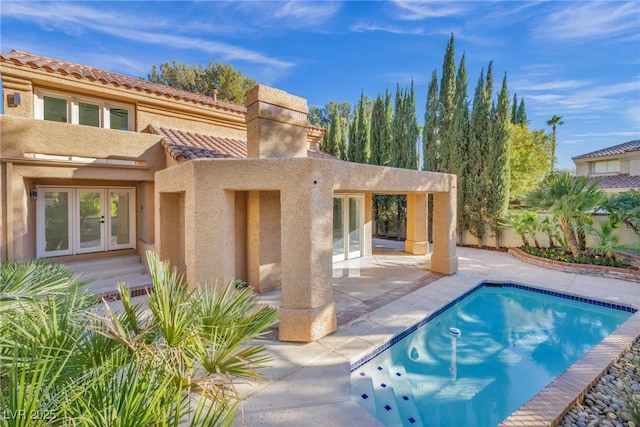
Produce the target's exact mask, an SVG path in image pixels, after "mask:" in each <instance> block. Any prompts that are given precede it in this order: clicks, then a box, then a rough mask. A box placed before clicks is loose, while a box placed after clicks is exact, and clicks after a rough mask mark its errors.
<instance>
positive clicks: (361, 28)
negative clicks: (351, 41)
mask: <svg viewBox="0 0 640 427" xmlns="http://www.w3.org/2000/svg"><path fill="white" fill-rule="evenodd" d="M351 31H353V32H354V33H366V32H383V33H392V34H407V35H420V34H424V33H425V32H424V30H423V29H422V28H407V27H402V26H398V25H378V24H367V23H364V22H360V23H356V24H354V25H352V26H351Z"/></svg>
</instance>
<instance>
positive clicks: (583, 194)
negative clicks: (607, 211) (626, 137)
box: [526, 172, 605, 257]
mask: <svg viewBox="0 0 640 427" xmlns="http://www.w3.org/2000/svg"><path fill="white" fill-rule="evenodd" d="M598 183H599V181H597V180H595V181H591V179H590V178H589V177H586V176H579V177H575V178H574V177H573V176H571V174H570V173H568V172H557V173H553V174H551V175H548V176H547V177H546V178H545V179H544V180H543V181H542V182H541V183H540V184H539V185H538V187H537V188H536V189H535V190H534V191H533V192H531V193H530V194H528V195H527V197H526V200H527V204H528V205H529V206H534V207H538V208H541V209H545V210H547V211H549V212H550V213H551V214H552V215H553V216H554V218H555V219H556V220H557V221H558V223H559V224H560V228H561V230H562V233H563V234H564V237H565V239H566V242H567V245H568V246H569V249H570V250H571V254H572V255H573V256H576V257H577V256H579V255H580V254H581V253H582V251H583V250H584V248H583V243H582V241H583V240H584V236H581V235H580V233H579V231H580V228H581V227H582V226H583V225H584V224H587V223H588V222H589V219H588V218H589V214H590V213H591V212H592V211H593V210H594V209H595V208H597V207H598V206H601V205H602V203H603V202H604V198H605V196H604V193H602V191H600V190H598V189H597V185H598ZM582 234H583V235H584V232H583V233H582Z"/></svg>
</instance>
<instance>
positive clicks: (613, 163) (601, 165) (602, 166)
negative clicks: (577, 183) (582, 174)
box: [592, 160, 620, 174]
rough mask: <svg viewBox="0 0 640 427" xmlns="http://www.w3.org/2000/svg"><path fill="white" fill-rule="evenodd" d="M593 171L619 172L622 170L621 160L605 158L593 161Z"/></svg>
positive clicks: (595, 172)
mask: <svg viewBox="0 0 640 427" xmlns="http://www.w3.org/2000/svg"><path fill="white" fill-rule="evenodd" d="M592 166H593V169H592V173H594V174H598V173H602V174H605V173H618V172H620V160H604V161H600V162H595V163H593V165H592Z"/></svg>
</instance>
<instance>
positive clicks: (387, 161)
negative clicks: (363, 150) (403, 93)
mask: <svg viewBox="0 0 640 427" xmlns="http://www.w3.org/2000/svg"><path fill="white" fill-rule="evenodd" d="M384 115H385V123H386V125H385V130H386V132H387V133H386V139H384V140H383V141H384V143H385V145H384V149H383V150H382V153H383V156H382V163H381V165H383V166H391V163H392V143H393V141H392V139H393V135H392V126H393V105H392V103H391V92H389V89H388V88H387V89H386V91H385V95H384Z"/></svg>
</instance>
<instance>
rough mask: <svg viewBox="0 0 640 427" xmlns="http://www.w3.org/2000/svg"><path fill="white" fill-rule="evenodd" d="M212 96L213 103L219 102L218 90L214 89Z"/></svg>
mask: <svg viewBox="0 0 640 427" xmlns="http://www.w3.org/2000/svg"><path fill="white" fill-rule="evenodd" d="M211 96H212V97H213V102H216V101H217V100H218V89H213V90H212V91H211Z"/></svg>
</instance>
